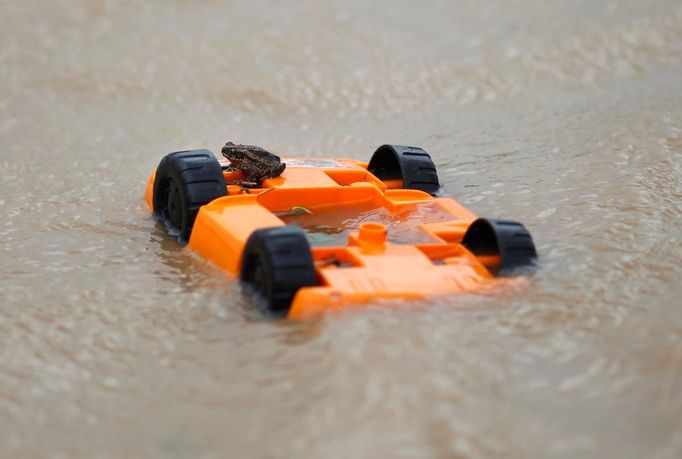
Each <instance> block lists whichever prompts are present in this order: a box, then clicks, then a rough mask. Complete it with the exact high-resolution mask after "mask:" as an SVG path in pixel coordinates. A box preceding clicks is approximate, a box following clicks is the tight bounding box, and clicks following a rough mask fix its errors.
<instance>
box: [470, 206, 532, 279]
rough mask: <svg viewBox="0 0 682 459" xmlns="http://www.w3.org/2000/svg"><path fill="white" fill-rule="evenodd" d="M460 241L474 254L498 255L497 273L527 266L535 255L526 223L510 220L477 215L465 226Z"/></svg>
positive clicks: (504, 272) (514, 270)
mask: <svg viewBox="0 0 682 459" xmlns="http://www.w3.org/2000/svg"><path fill="white" fill-rule="evenodd" d="M462 245H463V246H464V247H466V248H467V249H468V250H469V251H470V252H472V253H473V254H474V255H499V257H500V269H499V271H498V272H497V275H500V276H506V275H511V274H514V273H515V272H518V270H519V269H522V268H526V269H527V268H531V267H533V266H534V265H535V263H536V261H537V258H538V255H537V252H536V251H535V244H533V238H532V237H531V235H530V233H529V232H528V230H527V229H526V227H525V226H523V225H522V224H521V223H519V222H515V221H511V220H495V219H491V218H479V219H478V220H476V221H474V222H473V223H472V224H471V225H470V226H469V228H468V229H467V231H466V233H465V234H464V238H463V239H462Z"/></svg>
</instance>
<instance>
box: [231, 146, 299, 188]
mask: <svg viewBox="0 0 682 459" xmlns="http://www.w3.org/2000/svg"><path fill="white" fill-rule="evenodd" d="M222 154H223V156H224V157H225V158H227V159H229V160H230V165H229V166H228V170H238V171H241V172H242V173H243V174H244V175H245V179H244V180H242V181H240V182H241V184H242V185H247V186H259V185H260V184H261V183H262V181H263V180H264V179H267V178H274V177H279V176H280V175H281V174H282V172H284V169H285V168H286V164H285V163H283V162H282V160H281V158H280V157H279V156H277V155H276V154H274V153H270V152H269V151H267V150H265V149H264V148H261V147H257V146H255V145H240V144H235V143H233V142H227V143H226V144H225V146H224V147H223V149H222Z"/></svg>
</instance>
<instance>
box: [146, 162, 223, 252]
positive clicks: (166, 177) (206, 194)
mask: <svg viewBox="0 0 682 459" xmlns="http://www.w3.org/2000/svg"><path fill="white" fill-rule="evenodd" d="M226 194H227V185H226V183H225V177H224V176H223V171H222V168H221V166H220V163H219V162H218V160H217V159H216V157H215V156H213V153H211V152H210V151H208V150H189V151H176V152H174V153H169V154H167V155H166V156H164V157H163V159H162V160H161V162H160V163H159V166H158V167H157V168H156V176H155V178H154V199H153V205H154V214H156V216H157V217H158V218H159V219H160V220H161V221H162V222H163V223H164V224H165V226H166V228H167V229H168V232H169V233H170V234H171V235H173V236H176V237H177V238H178V240H179V241H180V242H183V243H186V242H187V241H189V237H190V234H191V232H192V226H193V225H194V220H195V219H196V217H197V213H198V212H199V208H200V207H201V206H203V205H205V204H208V203H209V202H211V201H213V200H214V199H216V198H219V197H221V196H225V195H226Z"/></svg>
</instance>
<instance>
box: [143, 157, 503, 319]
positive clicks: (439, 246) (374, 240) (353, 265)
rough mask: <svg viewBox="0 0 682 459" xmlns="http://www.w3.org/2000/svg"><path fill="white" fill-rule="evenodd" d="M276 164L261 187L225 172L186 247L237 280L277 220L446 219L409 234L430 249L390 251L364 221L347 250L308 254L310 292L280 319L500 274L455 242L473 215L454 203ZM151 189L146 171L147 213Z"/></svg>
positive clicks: (380, 229) (335, 167)
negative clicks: (344, 212)
mask: <svg viewBox="0 0 682 459" xmlns="http://www.w3.org/2000/svg"><path fill="white" fill-rule="evenodd" d="M285 162H286V163H287V168H286V169H285V171H284V172H283V174H282V175H281V176H280V177H277V178H274V179H267V180H265V181H264V182H263V185H262V188H258V189H243V188H242V187H240V186H239V185H236V184H234V183H235V181H236V180H237V179H238V178H240V176H239V174H240V173H239V172H235V171H226V172H225V179H226V181H227V183H228V184H229V185H228V186H227V190H226V191H227V194H228V195H227V196H225V197H222V198H218V199H216V200H214V201H213V202H211V203H209V204H207V205H205V206H203V207H202V208H201V209H200V210H199V214H198V215H197V218H196V221H195V223H194V227H193V229H192V234H191V237H190V240H189V247H190V248H191V249H193V250H195V251H196V252H198V253H199V254H201V255H202V256H203V257H205V258H207V259H209V260H212V261H213V262H214V263H216V264H217V265H218V266H220V267H221V268H223V269H225V270H227V271H228V272H230V273H231V274H232V275H233V276H238V275H239V269H240V266H241V256H242V252H243V249H244V245H245V244H246V241H247V239H248V237H249V236H250V234H251V233H252V232H253V231H254V230H257V229H260V228H266V227H273V226H281V225H284V224H285V222H284V221H283V220H282V219H281V218H280V217H278V216H277V215H280V214H281V213H287V212H293V211H300V212H306V213H312V214H318V213H320V214H323V213H325V212H330V211H331V212H333V211H334V209H336V208H340V207H341V206H344V207H345V208H348V206H357V207H362V208H365V207H369V208H377V209H384V211H385V212H387V213H389V214H390V215H395V216H396V218H398V220H399V217H400V216H402V215H405V212H408V213H409V212H410V211H411V210H413V209H420V208H423V209H428V211H429V212H431V211H433V212H437V213H438V215H440V216H445V217H446V218H445V219H441V220H439V221H436V222H431V223H422V224H417V226H416V227H415V231H421V232H422V233H424V234H425V235H426V236H427V238H429V240H430V241H432V242H431V243H424V244H422V243H393V242H390V241H391V236H392V233H391V229H390V228H389V229H387V228H386V226H385V225H383V224H381V223H378V222H368V223H365V224H364V225H361V226H360V227H359V231H356V232H351V233H350V234H349V236H348V240H347V243H346V244H341V245H335V246H332V247H320V246H313V247H312V254H313V260H314V261H315V265H316V269H317V275H318V280H319V286H315V287H306V288H303V289H301V290H299V292H298V293H297V295H296V296H295V298H294V300H293V303H292V306H291V309H290V312H289V317H292V318H302V317H310V316H313V315H316V314H320V313H322V312H325V311H328V310H332V309H337V308H342V307H349V306H357V305H361V304H363V303H367V302H370V301H375V300H378V299H398V298H402V299H420V298H425V297H428V296H432V295H445V294H449V293H458V292H467V291H477V290H481V289H484V288H486V283H487V282H488V281H489V280H490V279H491V278H492V274H491V271H493V270H495V269H496V267H497V266H499V259H497V257H486V258H483V257H482V258H480V259H478V258H476V257H475V256H474V255H473V254H472V253H470V252H469V251H468V250H467V249H466V248H464V247H463V246H462V245H461V244H460V241H461V240H462V237H463V235H464V233H465V231H466V229H467V228H468V226H469V225H470V224H471V222H473V221H474V220H475V219H476V218H477V217H476V215H475V214H473V213H472V212H471V211H469V210H468V209H466V208H464V207H463V206H461V205H460V204H459V203H457V202H456V201H454V200H453V199H450V198H434V197H431V196H430V195H429V194H427V193H424V192H422V191H418V190H406V189H401V188H399V187H400V186H402V183H401V182H400V181H395V180H391V181H387V183H384V182H381V181H380V180H379V179H378V178H376V177H375V176H374V175H372V174H371V173H370V172H369V171H367V169H366V168H367V163H364V162H360V161H355V160H349V159H333V160H329V159H320V160H312V159H307V158H306V159H293V160H291V159H285ZM153 182H154V174H153V173H152V175H151V177H150V178H149V181H148V184H147V191H146V193H145V200H146V202H147V206H148V207H149V209H150V210H151V209H152V201H153V200H152V193H153ZM420 206H423V207H420ZM351 208H352V207H351ZM400 218H402V217H400Z"/></svg>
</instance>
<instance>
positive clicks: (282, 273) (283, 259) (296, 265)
mask: <svg viewBox="0 0 682 459" xmlns="http://www.w3.org/2000/svg"><path fill="white" fill-rule="evenodd" d="M240 280H241V282H242V285H243V286H244V289H245V290H246V292H247V293H248V294H250V295H253V296H254V298H255V299H256V301H257V302H258V303H259V305H260V306H261V307H262V308H263V309H264V310H266V311H267V312H268V313H270V314H272V315H274V316H277V317H284V316H286V315H287V313H288V312H289V308H290V307H291V302H292V300H293V299H294V296H295V295H296V292H298V290H299V289H300V288H302V287H309V286H313V285H317V275H316V273H315V265H314V264H313V258H312V253H311V251H310V244H309V243H308V239H307V238H306V235H305V233H304V232H303V230H302V229H301V228H299V227H297V226H294V225H289V226H280V227H275V228H264V229H260V230H256V231H254V232H253V234H251V236H250V237H249V239H248V241H247V242H246V246H245V248H244V254H243V256H242V267H241V273H240Z"/></svg>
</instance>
